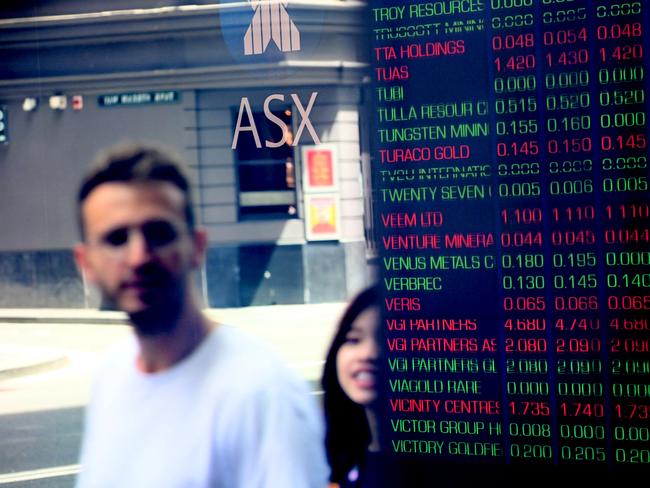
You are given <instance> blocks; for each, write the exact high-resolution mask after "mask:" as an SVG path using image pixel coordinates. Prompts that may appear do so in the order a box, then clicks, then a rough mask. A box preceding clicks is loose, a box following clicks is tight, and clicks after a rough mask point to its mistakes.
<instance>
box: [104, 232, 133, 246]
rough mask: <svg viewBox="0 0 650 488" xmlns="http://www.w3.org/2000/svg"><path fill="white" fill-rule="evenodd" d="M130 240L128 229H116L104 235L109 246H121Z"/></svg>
mask: <svg viewBox="0 0 650 488" xmlns="http://www.w3.org/2000/svg"><path fill="white" fill-rule="evenodd" d="M128 240H129V231H128V230H127V229H115V230H113V231H111V232H109V233H108V234H106V235H105V236H104V239H103V241H104V242H105V243H106V244H108V245H109V246H113V247H120V246H123V245H124V244H126V243H127V241H128Z"/></svg>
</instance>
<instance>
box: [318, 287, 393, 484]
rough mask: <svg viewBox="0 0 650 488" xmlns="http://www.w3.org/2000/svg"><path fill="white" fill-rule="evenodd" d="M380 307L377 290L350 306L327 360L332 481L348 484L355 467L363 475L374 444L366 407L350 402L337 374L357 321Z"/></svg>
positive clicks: (327, 435) (326, 404)
mask: <svg viewBox="0 0 650 488" xmlns="http://www.w3.org/2000/svg"><path fill="white" fill-rule="evenodd" d="M380 303H381V292H380V290H379V288H378V287H377V286H372V287H369V288H366V289H365V290H363V291H362V292H361V293H359V294H358V295H357V296H356V297H355V298H354V299H353V300H352V301H351V302H350V304H349V305H348V307H347V308H346V310H345V312H344V313H343V316H342V317H341V320H340V322H339V326H338V330H337V331H336V335H335V336H334V339H333V340H332V344H331V346H330V348H329V351H328V353H327V357H326V359H325V366H324V368H323V377H322V380H321V384H322V386H323V391H324V399H323V402H324V408H325V422H326V431H325V447H326V451H327V458H328V461H329V463H330V467H331V469H332V472H331V475H330V481H334V482H341V481H344V480H345V479H346V478H347V474H348V473H349V471H350V470H351V469H352V468H354V467H355V466H358V467H359V468H360V470H361V472H363V469H361V468H362V467H363V463H364V459H365V453H366V449H367V448H368V444H369V443H370V428H369V426H368V420H367V418H366V413H365V409H364V407H363V406H362V405H359V404H357V403H355V402H353V401H352V400H350V398H349V397H348V396H347V395H346V394H345V393H344V392H343V389H342V388H341V384H340V383H339V380H338V376H337V374H336V355H337V354H338V352H339V348H340V347H341V345H342V344H343V343H344V342H345V337H346V335H347V333H348V332H349V331H350V329H351V328H352V323H353V322H354V321H355V319H356V318H357V317H358V316H359V315H361V313H362V312H364V311H365V310H367V309H368V308H372V307H379V306H380Z"/></svg>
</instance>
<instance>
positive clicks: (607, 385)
mask: <svg viewBox="0 0 650 488" xmlns="http://www.w3.org/2000/svg"><path fill="white" fill-rule="evenodd" d="M649 11H650V4H649V3H648V2H645V1H614V0H590V1H579V0H458V1H433V2H421V3H420V2H415V1H414V2H397V1H373V2H372V4H371V5H370V7H369V13H368V15H369V17H370V19H369V23H370V35H371V39H372V78H373V90H372V95H373V104H374V107H373V120H372V124H373V127H372V134H373V142H374V147H373V150H372V151H373V152H372V160H373V179H374V180H373V181H374V188H375V190H374V192H375V194H374V201H375V205H376V224H375V226H376V229H378V236H377V246H378V248H379V255H380V267H381V270H382V286H383V289H384V295H385V296H384V307H383V308H384V310H383V312H384V319H383V322H382V324H383V330H384V332H385V341H386V343H385V344H384V348H385V350H386V355H387V358H386V371H387V378H386V391H387V400H386V405H385V408H386V418H387V421H386V423H385V425H384V428H385V430H386V431H387V434H388V436H387V437H388V438H389V445H388V449H389V450H390V451H391V452H393V453H395V454H396V455H398V456H403V457H407V458H409V459H414V460H419V461H422V462H424V463H425V464H427V465H436V464H438V463H440V464H441V465H442V464H445V463H461V465H462V464H463V463H472V464H474V465H506V466H523V467H532V468H536V467H537V468H539V467H548V466H553V467H563V466H565V467H570V468H571V469H573V468H577V469H578V470H581V469H583V468H584V469H585V470H591V469H592V468H594V469H595V468H602V470H604V471H606V472H610V471H612V470H614V471H621V470H623V471H625V470H626V469H627V468H628V467H635V466H637V467H645V468H648V467H650V202H649V200H650V199H649V195H650V193H649V191H648V176H649V175H648V124H647V106H648V102H647V99H648V95H649V92H648V86H649V85H648V81H647V80H648V76H649V75H650V73H649V72H648V55H649V54H650V47H649V43H648V30H649V29H650V14H649ZM592 472H599V471H598V470H596V471H592Z"/></svg>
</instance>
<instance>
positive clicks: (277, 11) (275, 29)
mask: <svg viewBox="0 0 650 488" xmlns="http://www.w3.org/2000/svg"><path fill="white" fill-rule="evenodd" d="M248 3H249V4H250V6H251V8H252V9H253V11H254V12H255V14H254V15H253V20H252V21H251V23H250V25H249V26H248V29H246V34H245V35H244V54H246V55H247V56H248V55H252V54H262V53H263V52H265V51H266V48H267V47H268V45H269V43H270V42H271V41H273V42H274V43H275V45H276V46H277V47H278V49H279V50H280V51H282V52H289V51H300V32H298V28H297V27H296V25H295V24H294V23H293V20H291V17H289V13H288V12H287V10H286V8H285V7H286V6H287V4H288V3H289V2H288V0H248Z"/></svg>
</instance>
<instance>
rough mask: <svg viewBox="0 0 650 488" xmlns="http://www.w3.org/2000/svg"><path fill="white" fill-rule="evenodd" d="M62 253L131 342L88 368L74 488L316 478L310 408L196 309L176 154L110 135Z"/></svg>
mask: <svg viewBox="0 0 650 488" xmlns="http://www.w3.org/2000/svg"><path fill="white" fill-rule="evenodd" d="M78 204H79V220H80V226H81V231H82V237H83V239H82V242H81V243H80V244H78V245H77V246H76V247H75V250H74V253H75V259H76V261H77V263H78V265H79V267H80V269H81V270H82V271H83V273H84V276H85V278H86V279H87V280H89V281H90V282H92V283H94V284H95V285H96V286H97V287H98V288H99V290H100V291H101V292H102V296H103V300H104V302H105V303H109V304H111V305H112V306H114V307H115V308H117V309H119V310H122V311H124V312H126V313H127V314H128V316H129V319H130V322H131V324H132V325H133V330H134V336H133V340H132V341H131V342H130V343H128V344H125V345H124V346H123V347H121V348H119V349H117V350H116V351H114V352H113V353H112V354H110V355H109V356H108V358H107V360H106V361H105V362H104V364H103V365H102V366H101V367H100V369H99V371H98V374H97V378H96V381H95V384H94V386H93V392H92V397H91V402H90V405H89V406H88V409H87V414H86V425H85V433H84V441H83V446H82V454H81V463H82V472H81V474H80V475H79V477H78V479H77V488H102V487H105V488H166V487H169V488H181V487H182V488H186V487H187V488H190V487H222V488H256V487H260V488H262V487H264V488H267V487H277V488H302V487H305V488H312V487H313V488H321V487H324V486H326V484H327V477H328V471H327V464H326V460H325V454H324V444H323V431H322V421H321V415H320V411H319V409H318V406H317V403H316V401H315V400H314V399H313V398H312V397H311V396H310V395H309V391H308V389H307V387H306V383H305V381H304V380H302V379H301V378H299V377H297V376H296V375H295V374H294V373H293V372H292V371H291V370H289V369H288V367H287V366H286V365H285V364H284V362H283V361H282V360H281V359H280V358H279V357H278V356H277V355H276V354H275V353H274V352H273V351H271V350H270V349H269V348H268V347H266V346H264V345H263V344H261V343H260V342H259V341H257V340H256V339H254V338H253V337H250V336H248V335H246V334H244V333H243V332H242V331H241V330H238V329H235V328H233V327H229V326H227V325H223V324H216V323H213V322H212V321H210V320H209V319H208V318H207V317H206V316H205V315H204V314H203V313H202V311H201V307H200V305H199V300H198V299H197V298H196V290H195V289H194V286H193V276H192V271H193V270H195V269H196V268H197V267H198V266H199V265H200V264H201V262H202V260H203V257H204V253H205V249H206V246H207V235H206V233H205V231H204V230H203V229H201V228H198V227H196V225H195V222H194V217H193V212H192V204H191V200H190V187H189V184H188V180H187V178H186V177H185V176H184V173H183V170H182V164H181V163H180V162H179V161H178V158H177V157H176V156H174V155H173V154H172V153H170V152H169V151H167V150H163V149H161V148H157V147H154V146H150V145H138V144H123V145H120V146H116V147H113V148H109V150H107V151H106V152H104V153H101V154H100V155H99V157H98V161H97V165H96V167H95V168H94V169H93V170H92V171H91V172H90V173H89V174H88V175H87V176H86V178H85V179H84V180H83V182H82V185H81V188H80V191H79V195H78Z"/></svg>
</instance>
